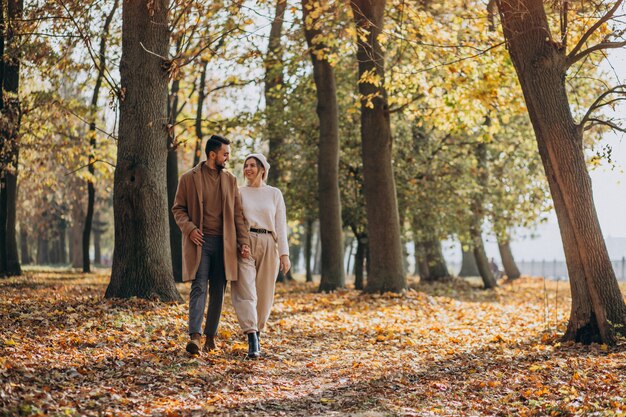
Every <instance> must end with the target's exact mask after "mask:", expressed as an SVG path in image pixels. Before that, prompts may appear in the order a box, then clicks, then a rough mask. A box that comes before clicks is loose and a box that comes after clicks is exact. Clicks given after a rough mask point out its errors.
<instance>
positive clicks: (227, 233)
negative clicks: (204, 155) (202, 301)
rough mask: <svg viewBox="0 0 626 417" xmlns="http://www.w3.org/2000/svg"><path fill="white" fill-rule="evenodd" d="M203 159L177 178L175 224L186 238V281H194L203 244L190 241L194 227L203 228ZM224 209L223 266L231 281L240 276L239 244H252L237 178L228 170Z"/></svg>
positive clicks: (223, 177)
mask: <svg viewBox="0 0 626 417" xmlns="http://www.w3.org/2000/svg"><path fill="white" fill-rule="evenodd" d="M203 164H204V162H200V163H199V164H198V165H196V166H195V167H194V168H193V169H191V170H190V171H187V172H185V173H184V174H183V175H182V176H181V177H180V180H179V181H178V189H177V190H176V197H175V198H174V205H173V206H172V213H174V219H175V220H176V224H178V227H179V228H180V230H181V232H182V240H183V281H185V282H187V281H193V280H194V279H195V277H196V272H197V271H198V267H199V266H200V258H201V251H202V248H201V247H200V246H198V245H196V244H195V243H193V242H192V241H191V238H190V237H189V235H190V234H191V232H192V231H193V230H194V229H200V230H202V218H203V206H202V201H203V200H202V189H203V187H202V175H203V174H202V165H203ZM220 181H221V183H220V186H221V188H222V210H223V216H222V217H223V219H224V267H225V268H224V269H225V270H226V279H227V280H228V281H236V280H237V255H238V253H239V251H238V246H239V245H242V244H247V245H250V237H249V234H248V225H247V223H246V220H245V218H244V216H243V210H242V207H241V197H240V195H239V189H238V188H237V178H235V176H234V175H233V174H231V173H230V172H228V171H222V173H221V174H220Z"/></svg>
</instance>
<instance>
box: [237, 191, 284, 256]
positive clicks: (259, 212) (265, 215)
mask: <svg viewBox="0 0 626 417" xmlns="http://www.w3.org/2000/svg"><path fill="white" fill-rule="evenodd" d="M239 192H240V193H241V203H242V207H243V215H244V216H245V218H246V220H247V221H248V223H249V224H250V227H252V228H255V229H267V230H270V231H272V232H274V237H275V238H276V240H277V242H278V255H279V256H282V255H289V246H288V244H287V213H286V208H285V200H284V199H283V193H281V192H280V190H279V189H278V188H275V187H272V186H269V185H266V184H263V185H262V186H260V187H249V186H244V187H240V188H239Z"/></svg>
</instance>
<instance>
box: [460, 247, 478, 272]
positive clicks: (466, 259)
mask: <svg viewBox="0 0 626 417" xmlns="http://www.w3.org/2000/svg"><path fill="white" fill-rule="evenodd" d="M461 251H462V260H461V271H460V272H459V276H460V277H477V276H480V272H479V271H478V265H476V257H475V256H474V249H473V248H472V247H471V246H470V248H469V250H465V249H461Z"/></svg>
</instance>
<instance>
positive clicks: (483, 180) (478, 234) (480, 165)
mask: <svg viewBox="0 0 626 417" xmlns="http://www.w3.org/2000/svg"><path fill="white" fill-rule="evenodd" d="M475 154H476V162H477V167H476V171H477V182H478V187H477V189H476V191H474V193H473V194H474V195H473V196H472V201H471V211H472V219H471V223H470V238H471V240H472V249H473V251H474V258H475V259H476V266H477V267H478V272H480V277H481V278H482V280H483V285H484V287H485V288H495V287H497V286H498V282H497V281H496V278H495V277H494V276H493V272H492V271H491V267H490V265H489V259H488V258H487V253H486V252H485V244H484V242H483V231H482V227H483V220H484V207H483V199H484V198H485V195H486V192H487V190H486V187H487V184H488V179H489V171H488V170H487V144H486V143H482V142H480V143H478V144H476V149H475Z"/></svg>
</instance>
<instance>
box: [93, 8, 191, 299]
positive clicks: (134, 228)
mask: <svg viewBox="0 0 626 417" xmlns="http://www.w3.org/2000/svg"><path fill="white" fill-rule="evenodd" d="M168 8H169V2H168V1H167V0H156V1H152V0H141V1H139V0H138V1H132V2H123V3H122V59H121V63H120V76H121V78H120V84H121V88H122V90H123V96H122V99H121V101H120V126H119V140H118V153H117V165H116V168H115V176H114V192H113V210H114V216H115V250H114V253H113V268H112V272H111V282H110V283H109V286H108V287H107V290H106V294H105V297H106V298H114V297H120V298H129V297H133V296H136V297H139V298H147V299H153V298H158V299H160V300H162V301H182V298H181V296H180V294H179V293H178V291H177V289H176V286H175V285H174V277H173V274H172V263H171V253H170V250H169V246H170V245H169V228H168V220H167V212H168V207H167V177H166V162H167V161H166V160H167V130H166V126H165V123H164V122H165V120H167V84H168V77H167V73H166V71H165V68H166V65H167V62H163V60H162V59H161V58H159V56H161V57H163V56H166V55H167V51H168V43H169V29H168ZM144 48H145V49H144ZM147 51H150V52H151V53H150V52H147Z"/></svg>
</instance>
